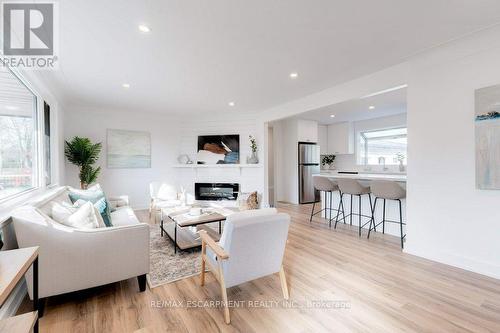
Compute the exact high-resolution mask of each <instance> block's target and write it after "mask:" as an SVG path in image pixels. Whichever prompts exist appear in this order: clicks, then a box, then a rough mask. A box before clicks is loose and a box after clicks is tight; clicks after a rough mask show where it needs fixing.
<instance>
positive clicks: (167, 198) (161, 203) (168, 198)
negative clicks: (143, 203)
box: [149, 182, 181, 222]
mask: <svg viewBox="0 0 500 333" xmlns="http://www.w3.org/2000/svg"><path fill="white" fill-rule="evenodd" d="M149 194H150V197H151V200H150V204H149V219H150V220H151V218H153V217H154V222H156V218H157V215H158V213H159V212H160V210H161V209H162V208H170V207H176V206H179V205H180V204H181V201H180V200H179V196H178V193H177V189H176V188H175V186H172V185H169V184H166V183H161V182H152V183H150V184H149Z"/></svg>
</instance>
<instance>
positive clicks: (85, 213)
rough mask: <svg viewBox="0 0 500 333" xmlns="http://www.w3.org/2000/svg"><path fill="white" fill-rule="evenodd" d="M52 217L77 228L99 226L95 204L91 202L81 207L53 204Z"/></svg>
mask: <svg viewBox="0 0 500 333" xmlns="http://www.w3.org/2000/svg"><path fill="white" fill-rule="evenodd" d="M52 218H53V219H54V220H55V221H56V222H59V223H61V224H64V225H67V226H69V227H73V228H77V229H95V228H98V227H99V223H98V221H97V216H96V213H95V209H94V205H93V204H92V203H90V202H86V203H84V204H83V205H82V206H81V207H79V208H76V207H68V206H64V205H62V204H59V203H55V204H54V205H53V206H52Z"/></svg>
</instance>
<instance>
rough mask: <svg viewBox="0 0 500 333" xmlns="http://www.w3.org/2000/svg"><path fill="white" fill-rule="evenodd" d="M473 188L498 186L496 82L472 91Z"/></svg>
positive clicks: (499, 101) (499, 98)
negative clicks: (473, 123) (473, 115)
mask: <svg viewBox="0 0 500 333" xmlns="http://www.w3.org/2000/svg"><path fill="white" fill-rule="evenodd" d="M474 122H475V140H476V188H477V189H481V190H498V189H500V85H496V86H491V87H486V88H482V89H478V90H476V93H475V118H474Z"/></svg>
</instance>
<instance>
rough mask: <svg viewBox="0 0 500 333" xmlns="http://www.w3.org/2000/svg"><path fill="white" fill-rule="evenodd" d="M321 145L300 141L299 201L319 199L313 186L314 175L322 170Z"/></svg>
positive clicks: (308, 201)
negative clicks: (320, 159)
mask: <svg viewBox="0 0 500 333" xmlns="http://www.w3.org/2000/svg"><path fill="white" fill-rule="evenodd" d="M319 163H320V162H319V146H318V145H317V144H315V143H302V142H299V203H301V204H303V203H311V202H315V201H318V200H319V193H317V191H316V190H315V189H314V186H313V175H314V174H318V173H319V172H320V168H319Z"/></svg>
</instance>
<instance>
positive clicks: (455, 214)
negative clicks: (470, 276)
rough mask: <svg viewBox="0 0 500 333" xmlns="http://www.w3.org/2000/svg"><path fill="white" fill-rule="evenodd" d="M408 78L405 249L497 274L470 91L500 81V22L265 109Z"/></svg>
mask: <svg viewBox="0 0 500 333" xmlns="http://www.w3.org/2000/svg"><path fill="white" fill-rule="evenodd" d="M404 83H408V105H407V107H408V113H407V117H408V159H409V166H408V182H407V185H408V186H407V188H408V198H407V205H408V206H407V216H408V226H407V243H406V247H405V252H408V253H411V254H415V255H419V256H422V257H425V258H429V259H432V260H435V261H439V262H443V263H447V264H450V265H454V266H458V267H461V268H465V269H468V270H471V271H475V272H479V273H482V274H486V275H489V276H493V277H496V278H500V256H499V255H498V253H500V242H499V241H498V235H499V234H500V219H499V216H500V191H480V190H476V189H475V182H474V177H475V166H474V121H473V115H474V90H475V89H478V88H482V87H485V86H490V85H494V84H499V83H500V27H498V26H496V27H493V28H490V29H488V30H484V31H481V32H479V33H476V34H474V35H470V36H468V37H466V38H463V39H460V40H456V41H454V42H451V43H449V44H446V45H443V46H441V47H438V48H435V49H433V50H430V51H428V52H426V53H423V54H420V55H418V56H416V57H415V58H413V59H411V60H409V61H407V62H405V63H402V64H400V65H397V66H394V67H391V68H388V69H386V70H383V71H380V72H377V73H373V74H370V75H368V76H365V77H362V78H359V79H356V80H353V81H350V82H347V83H344V84H342V85H339V86H335V87H332V88H329V89H327V90H325V91H322V92H319V93H316V94H313V95H310V96H307V97H305V98H303V99H300V100H297V101H294V102H290V103H287V104H284V105H280V106H277V107H274V108H272V109H269V110H265V112H263V115H264V116H263V117H264V119H265V120H268V121H272V120H275V119H279V118H283V117H286V116H291V115H296V114H298V113H301V112H304V111H308V110H311V109H315V108H319V107H324V106H327V105H331V104H335V103H338V102H342V101H346V100H350V99H352V98H356V97H360V96H364V95H366V94H369V93H373V92H376V91H381V90H384V89H387V88H390V87H395V86H398V85H400V84H404Z"/></svg>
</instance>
